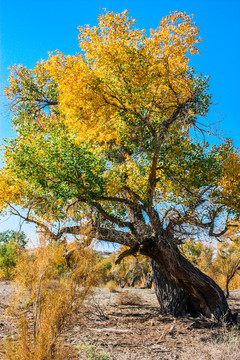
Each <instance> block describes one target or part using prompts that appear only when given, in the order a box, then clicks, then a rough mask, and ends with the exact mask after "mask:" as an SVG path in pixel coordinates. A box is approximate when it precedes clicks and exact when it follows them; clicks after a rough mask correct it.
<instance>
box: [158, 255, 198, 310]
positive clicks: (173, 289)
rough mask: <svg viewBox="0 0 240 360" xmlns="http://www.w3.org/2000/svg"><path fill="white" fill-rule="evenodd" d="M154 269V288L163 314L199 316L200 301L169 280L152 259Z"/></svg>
mask: <svg viewBox="0 0 240 360" xmlns="http://www.w3.org/2000/svg"><path fill="white" fill-rule="evenodd" d="M152 269H153V283H154V289H155V293H156V296H157V299H158V302H159V305H160V309H161V312H162V313H163V314H165V313H167V314H172V315H173V316H184V315H186V314H191V315H192V316H197V315H199V314H200V313H201V309H200V304H199V302H197V301H196V300H195V301H194V299H193V298H191V296H190V294H189V293H188V291H186V290H183V289H181V288H180V287H179V286H178V285H177V284H176V283H174V282H173V281H171V280H169V279H168V278H167V277H166V276H165V275H164V273H163V272H162V270H161V268H160V266H158V264H157V263H156V261H154V260H152Z"/></svg>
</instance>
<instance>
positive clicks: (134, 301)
mask: <svg viewBox="0 0 240 360" xmlns="http://www.w3.org/2000/svg"><path fill="white" fill-rule="evenodd" d="M116 304H117V305H142V304H143V298H142V297H141V296H140V295H138V294H136V293H133V292H130V291H124V292H122V293H120V294H119V295H118V298H117V300H116Z"/></svg>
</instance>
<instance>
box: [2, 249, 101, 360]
mask: <svg viewBox="0 0 240 360" xmlns="http://www.w3.org/2000/svg"><path fill="white" fill-rule="evenodd" d="M68 251H69V250H68ZM71 254H72V255H71V259H69V258H68V264H66V261H65V260H66V259H65V256H66V244H64V245H63V244H57V243H53V244H49V243H46V242H45V243H42V244H41V246H40V247H39V248H38V249H37V250H36V251H35V253H34V254H33V256H29V255H27V254H23V256H22V259H21V261H19V263H18V266H17V269H16V278H15V281H16V283H17V287H18V289H19V291H18V293H17V294H16V296H15V299H14V302H13V305H12V314H14V315H15V316H16V320H17V334H16V335H14V336H12V337H9V338H7V339H6V341H5V355H4V359H6V360H28V359H31V360H50V359H57V360H61V359H67V358H68V356H70V355H69V354H70V353H69V351H70V352H71V353H72V354H71V358H72V359H73V358H74V357H72V356H74V354H73V353H74V352H76V351H77V350H76V349H75V351H74V349H71V350H70V349H69V348H68V347H67V346H66V344H64V341H63V338H62V335H63V333H64V331H65V330H66V327H67V326H69V325H70V324H72V323H73V322H74V320H75V319H76V317H77V316H79V311H80V310H83V308H84V300H85V299H86V297H87V296H88V295H89V294H90V293H91V290H92V287H93V286H94V285H95V284H96V279H97V277H96V272H95V267H96V264H95V258H94V256H93V253H92V251H91V250H89V249H86V248H84V247H83V246H82V245H80V244H79V243H78V242H76V243H75V244H74V247H72V251H71ZM23 303H25V304H27V305H26V306H25V308H24V309H22V308H23V307H22V304H23ZM76 356H77V355H76ZM76 358H77V357H76Z"/></svg>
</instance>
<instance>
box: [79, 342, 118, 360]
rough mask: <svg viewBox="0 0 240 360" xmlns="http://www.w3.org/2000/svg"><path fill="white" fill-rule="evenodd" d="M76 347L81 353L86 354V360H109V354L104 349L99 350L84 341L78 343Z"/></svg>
mask: <svg viewBox="0 0 240 360" xmlns="http://www.w3.org/2000/svg"><path fill="white" fill-rule="evenodd" d="M78 349H79V351H80V354H81V353H85V355H86V356H87V358H86V360H111V358H110V356H109V354H107V353H106V352H105V351H102V350H99V349H98V348H97V347H96V346H95V345H92V344H89V343H86V344H83V345H79V346H78Z"/></svg>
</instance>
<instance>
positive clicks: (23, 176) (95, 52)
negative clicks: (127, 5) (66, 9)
mask: <svg viewBox="0 0 240 360" xmlns="http://www.w3.org/2000/svg"><path fill="white" fill-rule="evenodd" d="M78 38H79V46H80V49H81V51H80V53H78V54H76V55H72V56H69V55H68V56H65V55H63V54H61V53H60V52H59V51H56V53H51V54H50V56H49V59H47V60H42V61H40V62H38V63H37V64H36V67H35V68H34V69H32V70H29V69H27V68H26V67H24V66H22V65H18V66H14V67H13V68H12V71H11V74H10V78H9V86H8V87H7V88H6V90H5V92H6V95H7V96H8V99H9V100H10V102H11V108H12V113H13V119H12V123H13V126H14V128H15V130H16V132H17V138H16V139H10V140H8V141H7V142H6V145H5V148H4V156H5V166H4V168H3V169H2V170H1V178H0V185H1V186H0V207H1V208H2V209H8V210H9V209H10V210H11V212H12V213H13V214H16V215H20V216H22V217H23V218H24V219H25V220H26V221H28V222H33V223H35V224H37V225H38V226H40V227H41V228H42V229H44V230H45V231H47V232H48V233H49V234H50V235H51V238H52V239H55V240H57V239H60V238H61V237H62V236H63V235H64V234H67V233H70V234H81V233H82V231H83V227H84V226H85V225H86V224H90V226H91V234H92V235H91V236H92V237H93V238H94V237H95V238H97V239H99V240H105V241H111V242H117V243H119V244H122V245H126V246H129V247H130V249H129V250H126V255H128V254H130V253H136V252H137V251H141V252H142V253H143V254H146V255H148V256H150V257H152V258H153V259H155V260H156V259H157V261H158V262H159V263H160V264H161V267H162V270H163V271H164V273H165V275H166V276H167V277H169V278H171V280H174V279H175V280H176V279H177V276H178V277H179V279H178V280H176V281H177V283H178V285H181V286H182V287H185V288H186V289H187V290H188V291H190V290H191V289H192V287H191V286H193V284H192V283H191V285H190V284H189V283H187V282H186V276H187V275H186V274H187V272H189V271H190V272H191V271H195V270H194V269H193V267H190V268H189V266H190V265H189V264H188V263H186V262H184V261H185V260H183V258H182V257H181V255H180V253H179V252H178V246H179V245H180V244H181V243H182V241H183V240H184V239H185V238H186V237H188V236H189V235H192V234H197V233H199V232H203V231H207V232H208V236H215V237H219V236H221V235H223V234H225V233H226V231H227V227H228V224H229V218H230V217H231V216H232V215H236V216H238V214H239V211H240V209H239V201H238V199H239V185H240V181H239V180H240V179H239V175H238V168H239V156H238V152H237V150H236V149H235V148H234V146H233V144H232V142H231V141H230V140H225V141H222V142H221V143H220V144H219V145H209V144H208V143H207V142H205V141H204V136H203V138H202V141H200V140H199V139H200V136H198V135H197V136H195V135H194V131H195V132H197V131H199V132H200V134H203V135H204V132H206V131H208V128H207V129H206V128H205V126H206V123H204V118H205V117H206V115H207V113H208V109H209V105H210V104H211V95H210V94H209V89H208V77H204V76H202V75H201V74H196V73H195V72H194V69H192V68H191V67H190V65H189V58H190V56H192V55H194V54H197V53H198V50H197V44H198V43H199V42H200V40H201V39H200V37H199V29H198V28H197V27H196V24H195V23H194V22H193V19H192V17H190V16H188V15H187V14H185V13H182V12H173V13H171V14H170V15H169V16H167V17H165V18H164V19H163V20H162V21H161V22H160V25H159V27H158V28H156V29H151V30H150V32H149V34H148V33H147V32H146V31H145V30H139V29H137V28H136V21H135V20H134V19H132V18H131V17H129V15H128V12H127V11H124V12H123V13H117V14H113V13H111V12H108V11H105V12H104V14H103V15H101V16H99V18H98V25H97V26H94V27H90V26H88V25H87V26H85V27H80V28H79V37H78ZM200 118H203V124H201V123H200ZM19 205H20V206H21V207H22V208H23V209H25V210H26V212H25V213H21V212H20V210H19ZM49 225H51V226H49ZM156 247H157V248H158V251H159V254H161V259H162V260H161V261H160V258H159V256H160V255H157V252H156V251H155V250H156ZM151 249H152V250H151ZM153 249H155V250H153ZM170 249H172V250H171V251H173V249H174V251H175V258H173V257H172V255H171V256H170V253H169V251H170ZM164 254H165V255H164ZM166 254H168V257H167V256H166ZM176 254H178V255H177V256H178V260H179V261H178V262H177V263H176V259H177V256H176ZM162 256H163V258H164V256H165V258H166V259H167V258H168V261H169V262H172V265H171V266H172V267H174V266H176V269H175V273H172V270H171V267H170V265H169V264H170V263H169V264H166V263H165V262H164V261H165V260H166V259H164V260H163V258H162ZM181 261H183V262H182V263H181ZM180 263H181V265H180ZM183 268H185V270H186V272H184V271H183ZM180 269H181V271H180ZM176 274H177V275H176ZM195 275H196V276H200V273H199V272H196V273H195ZM204 279H205V281H209V280H207V278H206V277H205V278H204ZM175 280H174V281H175ZM191 281H192V280H191ZM195 281H196V278H195ZM210 283H211V287H213V283H212V282H210ZM201 284H202V283H201ZM201 284H200V283H199V284H198V285H199V287H198V290H196V291H197V292H196V293H197V294H198V296H199V299H201V301H203V300H202V295H201V293H202V292H203V289H200V288H201V286H202V285H201ZM195 285H196V284H195ZM195 285H194V286H195ZM204 291H206V288H205V290H204ZM217 291H218V290H217ZM196 293H195V296H196ZM204 301H205V300H204ZM210 303H211V304H210ZM210 303H209V304H208V307H209V308H210V310H211V311H213V307H214V305H213V303H214V302H213V301H210ZM203 306H205V305H203ZM224 309H225V310H219V309H218V310H216V311H215V310H214V311H215V315H216V313H219V311H220V312H223V311H226V307H225V305H224ZM217 316H218V315H217Z"/></svg>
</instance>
